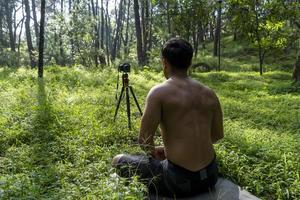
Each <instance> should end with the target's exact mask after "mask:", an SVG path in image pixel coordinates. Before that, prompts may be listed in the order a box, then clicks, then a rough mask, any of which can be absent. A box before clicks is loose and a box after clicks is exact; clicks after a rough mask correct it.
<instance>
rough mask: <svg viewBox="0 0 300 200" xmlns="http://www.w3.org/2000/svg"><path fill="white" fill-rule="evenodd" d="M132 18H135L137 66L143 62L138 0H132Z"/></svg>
mask: <svg viewBox="0 0 300 200" xmlns="http://www.w3.org/2000/svg"><path fill="white" fill-rule="evenodd" d="M133 3H134V18H135V32H136V39H137V47H136V50H137V56H138V63H139V66H143V65H144V64H145V58H144V55H143V40H142V30H141V21H140V11H139V10H140V9H139V2H138V0H134V1H133Z"/></svg>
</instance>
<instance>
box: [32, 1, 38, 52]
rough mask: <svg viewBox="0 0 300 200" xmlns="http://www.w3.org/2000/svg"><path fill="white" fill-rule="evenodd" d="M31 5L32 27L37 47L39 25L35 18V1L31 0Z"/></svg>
mask: <svg viewBox="0 0 300 200" xmlns="http://www.w3.org/2000/svg"><path fill="white" fill-rule="evenodd" d="M31 4H32V15H33V16H32V17H33V25H34V33H35V37H36V46H37V47H38V46H39V25H38V21H37V16H36V6H35V0H31Z"/></svg>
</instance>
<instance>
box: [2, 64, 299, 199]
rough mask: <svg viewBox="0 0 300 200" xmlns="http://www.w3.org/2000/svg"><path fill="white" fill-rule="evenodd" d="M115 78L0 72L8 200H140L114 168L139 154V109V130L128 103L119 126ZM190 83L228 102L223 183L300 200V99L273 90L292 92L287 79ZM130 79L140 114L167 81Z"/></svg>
mask: <svg viewBox="0 0 300 200" xmlns="http://www.w3.org/2000/svg"><path fill="white" fill-rule="evenodd" d="M116 75H117V74H116V71H115V70H110V69H106V70H103V71H100V70H95V69H89V70H87V69H84V68H80V67H73V68H61V67H56V66H52V67H47V68H46V72H45V78H44V80H37V79H36V78H35V77H36V71H35V70H30V69H26V68H19V69H9V68H1V69H0V98H1V102H0V143H1V145H0V198H1V199H143V196H144V194H145V193H146V191H145V186H143V185H142V184H140V183H139V182H138V181H137V179H136V177H135V178H133V179H132V180H130V181H129V183H128V182H127V181H126V180H125V179H123V178H119V177H117V176H116V174H115V170H114V169H112V167H111V164H110V163H111V159H112V157H113V156H114V155H116V154H118V153H124V152H127V153H135V152H138V151H140V149H139V147H138V145H137V143H136V137H137V132H138V128H139V123H140V117H139V115H138V111H137V109H136V108H135V107H134V106H133V107H132V108H133V116H134V117H133V131H132V132H130V131H128V129H127V120H126V112H125V105H124V104H122V106H121V108H120V115H119V117H118V120H117V122H116V123H113V120H112V119H113V113H114V110H115V86H116ZM193 77H194V78H195V79H197V80H199V81H201V82H203V83H205V84H207V85H208V86H210V87H211V88H213V89H214V90H215V91H216V92H217V94H218V96H219V97H220V100H221V104H222V107H223V111H224V117H225V122H224V125H225V139H224V140H223V141H222V142H221V143H219V144H218V145H217V146H216V151H217V155H218V159H219V163H220V166H221V172H222V173H223V175H225V176H226V177H228V178H229V179H231V180H233V181H235V182H236V183H238V184H239V185H241V186H243V187H245V188H246V189H247V190H249V191H250V192H253V193H254V194H256V195H257V196H259V197H261V198H262V199H299V198H300V193H299V191H300V188H299V185H300V179H299V171H300V166H299V163H300V160H299V158H300V149H299V145H298V144H299V142H300V141H299V134H300V132H299V130H300V127H299V124H300V123H299V122H300V121H299V120H300V107H299V101H300V93H299V91H293V92H290V91H288V92H281V91H279V92H278V91H275V90H274V88H279V87H283V88H284V87H287V85H289V84H290V83H291V82H290V78H289V77H290V74H288V73H284V72H270V73H266V74H265V75H264V76H258V75H257V74H256V73H250V72H247V73H245V72H243V73H228V72H221V73H216V72H214V73H194V74H193ZM130 81H131V84H132V85H133V86H134V89H135V93H136V94H137V97H138V100H139V102H140V104H141V106H143V105H144V100H145V97H146V94H147V92H148V90H149V89H150V88H151V87H152V86H154V85H155V84H157V83H159V82H161V81H163V75H162V73H159V74H157V72H153V71H152V70H151V68H148V67H146V68H145V69H144V70H143V71H140V72H138V71H133V72H132V73H131V74H130ZM274 91H275V92H274ZM158 142H161V138H158Z"/></svg>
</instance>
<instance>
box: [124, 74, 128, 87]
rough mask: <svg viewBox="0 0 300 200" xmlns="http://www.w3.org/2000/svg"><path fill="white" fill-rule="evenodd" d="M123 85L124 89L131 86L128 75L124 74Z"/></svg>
mask: <svg viewBox="0 0 300 200" xmlns="http://www.w3.org/2000/svg"><path fill="white" fill-rule="evenodd" d="M122 83H123V87H128V86H129V76H128V74H127V73H123V74H122Z"/></svg>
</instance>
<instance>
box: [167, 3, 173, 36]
mask: <svg viewBox="0 0 300 200" xmlns="http://www.w3.org/2000/svg"><path fill="white" fill-rule="evenodd" d="M166 11H167V27H168V33H169V36H171V34H172V30H171V17H170V6H169V2H167V9H166Z"/></svg>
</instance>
